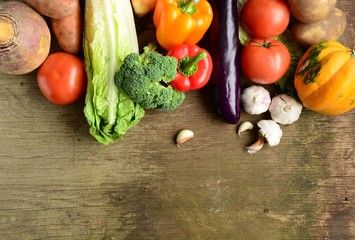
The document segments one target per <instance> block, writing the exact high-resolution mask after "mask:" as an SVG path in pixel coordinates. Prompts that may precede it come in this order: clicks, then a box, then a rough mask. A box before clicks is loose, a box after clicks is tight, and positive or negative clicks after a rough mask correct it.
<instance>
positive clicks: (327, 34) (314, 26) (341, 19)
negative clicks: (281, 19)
mask: <svg viewBox="0 0 355 240" xmlns="http://www.w3.org/2000/svg"><path fill="white" fill-rule="evenodd" d="M345 28H346V15H345V13H344V12H343V11H341V10H340V9H339V8H334V9H333V11H332V12H331V13H330V14H329V15H328V16H327V17H325V18H323V19H322V20H320V21H317V22H313V23H302V22H299V21H296V22H294V23H293V24H292V27H291V33H292V36H293V38H294V40H295V41H296V42H297V43H298V44H299V45H301V46H303V47H310V46H311V45H313V44H315V43H317V42H320V41H323V40H337V39H338V38H339V37H340V36H341V35H342V34H343V32H344V30H345Z"/></svg>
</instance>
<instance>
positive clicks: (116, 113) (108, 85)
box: [83, 0, 144, 144]
mask: <svg viewBox="0 0 355 240" xmlns="http://www.w3.org/2000/svg"><path fill="white" fill-rule="evenodd" d="M84 19H85V21H84V38H83V47H84V58H85V68H86V72H87V76H88V86H87V92H86V96H85V107H84V114H85V117H86V120H87V122H88V124H89V127H90V130H89V131H90V134H91V135H92V136H93V137H95V138H96V140H97V141H99V142H100V143H103V144H109V143H112V142H114V141H117V140H120V139H122V138H123V136H124V134H125V133H126V132H127V131H128V129H130V128H131V127H133V126H134V125H136V124H137V123H138V122H139V121H140V120H141V119H142V118H143V116H144V110H143V109H142V108H141V107H140V106H139V105H138V104H136V103H135V102H133V101H132V100H131V99H130V98H128V97H127V96H126V95H125V94H124V93H123V92H122V91H121V90H120V89H118V87H117V86H116V84H115V82H114V75H115V73H116V72H117V71H118V69H119V67H120V66H121V65H122V63H123V60H124V58H125V57H126V56H127V55H128V54H129V53H132V52H136V53H138V40H137V34H136V29H135V23H134V16H133V11H132V7H131V3H130V0H120V1H117V0H87V1H86V3H85V18H84Z"/></svg>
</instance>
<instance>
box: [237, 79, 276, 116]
mask: <svg viewBox="0 0 355 240" xmlns="http://www.w3.org/2000/svg"><path fill="white" fill-rule="evenodd" d="M241 102H242V105H243V109H244V111H245V112H247V113H249V114H252V115H256V114H261V113H264V112H266V111H267V110H268V109H269V105H270V103H271V97H270V93H269V91H268V90H266V89H265V88H264V87H262V86H258V85H251V86H249V87H247V88H245V89H244V90H243V92H242V95H241Z"/></svg>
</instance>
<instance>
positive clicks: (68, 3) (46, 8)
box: [24, 0, 77, 19]
mask: <svg viewBox="0 0 355 240" xmlns="http://www.w3.org/2000/svg"><path fill="white" fill-rule="evenodd" d="M24 1H25V2H26V3H27V4H28V5H30V6H31V7H32V8H33V9H35V10H36V11H37V12H38V13H40V14H42V15H44V16H47V17H50V18H54V19H63V18H66V17H68V16H69V15H71V14H72V13H73V12H74V10H75V7H76V2H77V0H24Z"/></svg>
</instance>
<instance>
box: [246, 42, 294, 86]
mask: <svg viewBox="0 0 355 240" xmlns="http://www.w3.org/2000/svg"><path fill="white" fill-rule="evenodd" d="M240 58H241V59H240V65H241V70H242V73H243V74H244V76H245V77H246V78H248V79H249V80H251V81H253V82H256V83H260V84H271V83H274V82H276V81H277V80H279V79H280V78H281V77H282V76H283V75H284V74H285V73H286V72H287V69H288V67H289V66H290V63H291V55H290V52H289V51H288V49H287V47H286V46H285V45H284V44H282V43H281V42H278V41H276V40H273V39H257V38H255V39H252V40H250V41H249V42H248V43H247V44H245V46H244V47H243V48H242V51H241V56H240Z"/></svg>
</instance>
